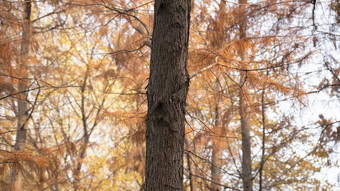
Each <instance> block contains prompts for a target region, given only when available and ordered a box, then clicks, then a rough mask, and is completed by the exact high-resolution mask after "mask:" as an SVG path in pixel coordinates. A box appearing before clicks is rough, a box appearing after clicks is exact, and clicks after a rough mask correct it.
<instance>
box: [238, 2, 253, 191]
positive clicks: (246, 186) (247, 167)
mask: <svg viewBox="0 0 340 191" xmlns="http://www.w3.org/2000/svg"><path fill="white" fill-rule="evenodd" d="M239 3H240V11H239V14H240V16H239V19H240V40H245V39H246V31H247V16H246V11H245V8H246V4H247V0H239ZM239 54H240V58H241V60H243V61H245V60H246V54H247V52H246V50H245V49H244V48H243V47H242V48H240V52H239ZM241 69H246V66H245V64H244V63H243V64H242V66H241ZM240 74H241V75H240V84H241V87H240V93H239V104H240V105H239V113H240V118H241V132H242V179H243V190H244V191H252V190H253V189H252V174H251V142H250V141H251V140H250V125H249V107H248V105H247V100H246V96H245V92H246V90H247V81H246V80H247V71H241V72H240Z"/></svg>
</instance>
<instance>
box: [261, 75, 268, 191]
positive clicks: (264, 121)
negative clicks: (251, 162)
mask: <svg viewBox="0 0 340 191" xmlns="http://www.w3.org/2000/svg"><path fill="white" fill-rule="evenodd" d="M267 75H268V72H267ZM265 91H266V86H265V85H263V90H262V96H261V107H262V154H261V163H260V169H259V171H260V174H259V176H260V177H259V179H260V180H259V185H260V188H259V191H262V189H263V180H262V179H263V166H264V154H265V151H266V113H265V112H266V111H265V109H266V107H265V104H264V98H265V97H264V95H265Z"/></svg>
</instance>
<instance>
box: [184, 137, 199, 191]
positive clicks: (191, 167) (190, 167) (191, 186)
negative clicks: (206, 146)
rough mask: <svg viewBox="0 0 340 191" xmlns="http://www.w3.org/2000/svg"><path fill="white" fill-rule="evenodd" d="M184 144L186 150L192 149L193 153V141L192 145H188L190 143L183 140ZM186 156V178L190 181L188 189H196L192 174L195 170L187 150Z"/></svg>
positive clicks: (192, 190)
mask: <svg viewBox="0 0 340 191" xmlns="http://www.w3.org/2000/svg"><path fill="white" fill-rule="evenodd" d="M185 144H186V146H187V148H188V150H190V151H192V152H194V153H195V143H194V142H193V145H192V147H191V146H190V143H189V142H188V141H187V140H185ZM186 158H187V163H188V164H187V166H188V172H189V176H188V179H189V181H190V190H191V191H196V190H197V186H196V177H195V176H194V174H195V170H194V165H193V161H192V160H193V159H192V158H191V157H190V153H189V152H187V153H186Z"/></svg>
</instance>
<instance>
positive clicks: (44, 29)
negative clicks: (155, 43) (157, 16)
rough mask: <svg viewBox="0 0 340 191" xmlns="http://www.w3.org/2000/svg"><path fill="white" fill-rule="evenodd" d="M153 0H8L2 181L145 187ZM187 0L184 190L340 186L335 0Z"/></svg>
mask: <svg viewBox="0 0 340 191" xmlns="http://www.w3.org/2000/svg"><path fill="white" fill-rule="evenodd" d="M153 4H154V2H153V1H144V0H134V1H129V0H119V1H118V0H117V1H108V0H75V1H66V0H64V1H61V0H50V1H49V0H41V1H31V0H26V1H6V0H2V1H0V44H1V46H0V93H1V98H0V104H1V105H0V126H1V128H0V148H1V149H0V177H1V178H0V187H1V188H2V190H144V187H145V182H144V174H145V155H146V152H145V131H146V113H147V100H146V90H147V88H148V76H149V68H150V50H151V49H150V46H151V44H152V43H151V42H152V35H151V34H152V28H153ZM191 5H192V10H191V26H190V39H189V59H188V71H189V75H190V86H189V93H188V97H187V107H186V111H185V112H186V129H185V155H184V188H185V190H244V188H245V186H246V185H245V183H247V182H248V183H249V184H250V185H251V186H252V187H253V189H254V190H287V189H289V190H332V189H333V190H336V189H337V186H338V185H336V180H335V179H336V178H337V173H339V171H338V170H337V168H338V167H339V165H340V164H339V163H340V161H339V157H338V154H339V150H340V149H339V143H338V142H339V139H340V126H339V123H340V118H339V113H340V109H339V108H340V105H339V98H340V79H339V73H340V61H339V60H340V54H339V40H340V39H339V38H340V32H339V23H340V3H339V1H337V0H314V1H313V0H312V1H311V0H301V1H291V0H281V1H277V0H257V1H250V0H249V1H246V0H239V1H226V0H221V1H218V0H214V1H213V0H201V1H199V0H192V4H191ZM247 132H248V136H244V135H246V134H247ZM244 143H249V144H248V145H249V147H248V148H244V147H243V145H245V144H244ZM247 155H248V156H249V157H248V159H249V161H246V159H245V158H243V157H244V156H247ZM244 169H248V171H245V170H244ZM332 169H333V170H332ZM327 171H328V172H330V173H328V174H326V175H324V173H325V172H327Z"/></svg>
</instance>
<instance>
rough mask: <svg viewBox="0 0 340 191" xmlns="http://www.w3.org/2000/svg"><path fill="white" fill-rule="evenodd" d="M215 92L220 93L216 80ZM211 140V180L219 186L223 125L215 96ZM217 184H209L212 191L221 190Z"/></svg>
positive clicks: (219, 106) (218, 100)
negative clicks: (213, 124) (213, 125)
mask: <svg viewBox="0 0 340 191" xmlns="http://www.w3.org/2000/svg"><path fill="white" fill-rule="evenodd" d="M216 91H217V92H220V91H221V88H220V83H219V81H218V79H217V80H216ZM213 133H214V134H213V135H212V137H213V139H212V154H211V163H212V164H211V179H212V180H213V181H214V182H215V183H218V184H221V178H222V176H221V175H222V173H221V166H222V151H223V149H222V147H221V145H222V141H223V138H222V137H224V133H223V124H222V102H221V99H220V96H216V100H215V127H214V128H213ZM218 184H214V183H212V184H211V190H212V191H219V190H221V186H220V185H218Z"/></svg>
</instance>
